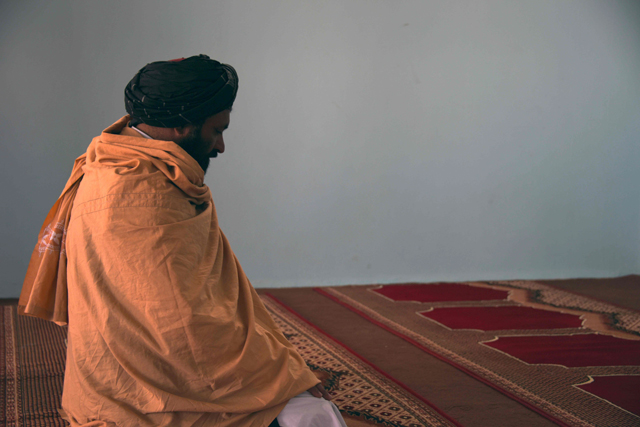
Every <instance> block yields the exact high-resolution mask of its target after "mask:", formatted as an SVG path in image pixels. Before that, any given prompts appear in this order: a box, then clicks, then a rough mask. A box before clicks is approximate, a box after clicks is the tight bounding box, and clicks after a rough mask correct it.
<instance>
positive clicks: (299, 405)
mask: <svg viewBox="0 0 640 427" xmlns="http://www.w3.org/2000/svg"><path fill="white" fill-rule="evenodd" d="M278 424H280V427H347V425H346V424H345V423H344V420H343V419H342V415H340V411H338V408H337V407H336V405H334V404H333V403H331V402H329V401H328V400H325V399H323V398H318V397H314V396H313V395H312V394H311V393H309V392H308V391H304V392H302V393H300V394H299V395H297V396H295V397H294V398H292V399H291V400H289V403H287V405H286V406H285V407H284V409H283V410H282V412H280V415H278Z"/></svg>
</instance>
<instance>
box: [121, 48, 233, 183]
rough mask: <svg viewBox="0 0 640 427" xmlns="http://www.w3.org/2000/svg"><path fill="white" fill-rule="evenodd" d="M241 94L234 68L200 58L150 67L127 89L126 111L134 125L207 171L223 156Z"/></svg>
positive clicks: (183, 59)
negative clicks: (180, 150) (179, 149)
mask: <svg viewBox="0 0 640 427" xmlns="http://www.w3.org/2000/svg"><path fill="white" fill-rule="evenodd" d="M237 92H238V75H237V74H236V71H235V70H234V69H233V67H231V66H230V65H226V64H221V63H220V62H218V61H214V60H212V59H210V58H209V57H208V56H206V55H198V56H192V57H189V58H186V59H185V58H182V59H178V60H173V61H159V62H152V63H150V64H147V65H146V66H145V67H143V68H142V69H141V70H140V71H138V73H137V74H136V75H135V77H134V78H133V79H132V80H131V81H130V82H129V84H128V85H127V87H126V88H125V107H126V109H127V112H128V113H129V115H131V124H132V125H134V126H139V127H140V128H141V129H142V130H144V131H145V132H147V131H148V132H147V133H149V135H150V136H152V137H153V138H156V139H163V140H169V141H174V142H176V143H177V144H179V145H180V146H181V147H182V148H183V149H184V150H185V151H187V152H188V153H189V154H190V155H191V156H192V157H193V158H194V159H196V160H197V161H198V163H199V164H200V166H201V167H202V169H203V170H205V171H206V167H207V166H208V164H209V157H216V156H217V154H218V153H219V152H220V153H222V152H224V140H223V139H222V131H224V129H226V128H227V127H228V126H229V113H230V111H231V107H232V105H233V102H234V100H235V97H236V94H237Z"/></svg>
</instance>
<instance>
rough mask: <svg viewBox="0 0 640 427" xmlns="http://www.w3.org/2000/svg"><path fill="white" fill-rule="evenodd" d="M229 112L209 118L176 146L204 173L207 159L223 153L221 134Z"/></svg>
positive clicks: (226, 123) (225, 127) (224, 128)
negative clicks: (193, 160)
mask: <svg viewBox="0 0 640 427" xmlns="http://www.w3.org/2000/svg"><path fill="white" fill-rule="evenodd" d="M230 114H231V111H230V110H224V111H221V112H220V113H218V114H216V115H214V116H211V117H209V118H208V119H207V120H206V121H205V122H204V123H203V124H202V125H201V126H196V127H194V128H193V129H192V130H191V131H190V132H189V134H188V135H187V136H185V137H184V138H182V140H180V141H178V145H180V147H182V149H183V150H184V151H186V152H187V153H189V155H190V156H191V157H193V158H194V159H195V160H196V161H197V162H198V164H199V165H200V167H201V168H202V170H203V171H204V172H205V173H206V172H207V168H208V167H209V159H210V158H211V157H217V156H218V153H224V139H223V137H222V133H223V132H224V131H225V130H226V129H227V128H228V127H229V120H230V117H229V116H230Z"/></svg>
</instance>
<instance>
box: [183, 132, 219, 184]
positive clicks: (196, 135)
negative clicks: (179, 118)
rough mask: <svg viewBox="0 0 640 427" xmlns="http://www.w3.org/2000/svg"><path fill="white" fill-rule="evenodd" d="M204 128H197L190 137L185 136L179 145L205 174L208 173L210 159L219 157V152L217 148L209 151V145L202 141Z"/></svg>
mask: <svg viewBox="0 0 640 427" xmlns="http://www.w3.org/2000/svg"><path fill="white" fill-rule="evenodd" d="M201 135H202V126H197V127H196V128H195V129H193V130H192V131H191V132H190V133H189V135H187V136H185V137H184V138H183V139H182V140H181V141H180V142H178V145H179V146H180V147H182V149H183V150H184V151H186V152H187V153H188V154H189V155H190V156H191V157H193V158H194V159H195V161H196V162H198V164H199V165H200V167H201V168H202V170H203V171H204V173H207V168H208V167H209V158H211V157H217V156H218V150H216V149H215V148H214V149H213V150H211V152H210V153H209V151H207V150H208V149H209V144H208V143H206V142H205V141H203V140H202V136H201Z"/></svg>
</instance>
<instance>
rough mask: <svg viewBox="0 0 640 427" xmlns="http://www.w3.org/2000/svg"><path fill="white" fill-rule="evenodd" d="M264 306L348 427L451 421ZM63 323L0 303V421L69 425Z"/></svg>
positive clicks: (418, 426) (292, 318)
mask: <svg viewBox="0 0 640 427" xmlns="http://www.w3.org/2000/svg"><path fill="white" fill-rule="evenodd" d="M262 298H263V300H264V302H265V305H266V306H267V309H268V310H269V312H270V313H271V315H272V317H273V318H274V320H275V321H276V323H277V324H278V326H279V327H280V328H281V330H282V331H283V333H284V334H285V336H286V337H287V339H289V340H290V342H292V343H293V345H294V346H295V347H296V349H297V350H298V352H299V353H300V354H301V355H302V356H303V358H304V359H305V361H306V362H307V364H308V365H309V367H310V368H311V369H312V370H313V372H314V373H315V374H316V375H317V376H318V378H320V379H321V380H322V381H323V383H324V384H325V387H326V388H327V390H328V391H329V393H331V394H332V395H333V396H334V397H335V398H334V402H335V403H336V405H337V406H338V408H339V409H340V411H341V412H342V414H343V416H344V418H345V420H346V422H347V425H348V426H349V427H364V426H372V425H374V426H386V427H423V426H442V427H448V426H457V425H458V424H457V423H455V422H454V421H451V420H450V419H449V417H447V416H446V415H444V414H442V413H441V412H440V411H439V410H438V409H437V408H434V407H432V406H431V405H430V404H429V403H428V402H426V401H425V400H424V399H423V398H421V397H419V396H416V395H414V394H412V393H411V392H410V391H408V390H406V388H405V387H403V386H402V385H401V384H397V383H396V382H395V381H393V380H392V379H390V378H388V377H387V376H385V374H384V373H382V372H379V371H378V370H376V368H375V367H373V366H371V365H369V364H367V362H366V361H364V360H362V359H360V358H358V356H357V355H354V354H353V353H351V352H350V351H348V350H347V349H346V348H343V347H342V346H341V345H340V344H338V343H337V342H335V341H333V340H332V339H330V338H328V337H327V336H325V335H324V334H322V333H321V332H320V331H318V330H316V329H314V328H313V327H312V326H310V325H309V324H307V323H306V322H304V321H303V320H301V319H300V318H299V317H297V316H296V315H295V314H293V313H292V312H290V311H289V310H287V309H286V308H284V307H283V306H281V305H280V304H278V303H277V302H276V301H275V300H274V299H271V298H269V297H268V296H262ZM65 337H66V328H63V327H60V326H57V325H55V324H53V323H51V322H47V321H44V320H41V319H37V318H33V317H26V316H19V315H17V312H16V306H0V426H7V427H22V426H24V427H30V426H39V427H49V426H56V427H57V426H65V425H67V424H66V423H65V422H64V421H63V420H62V419H61V418H60V416H59V414H58V411H57V409H58V408H59V407H60V399H61V395H62V385H63V379H64V366H65V351H66V347H65Z"/></svg>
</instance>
